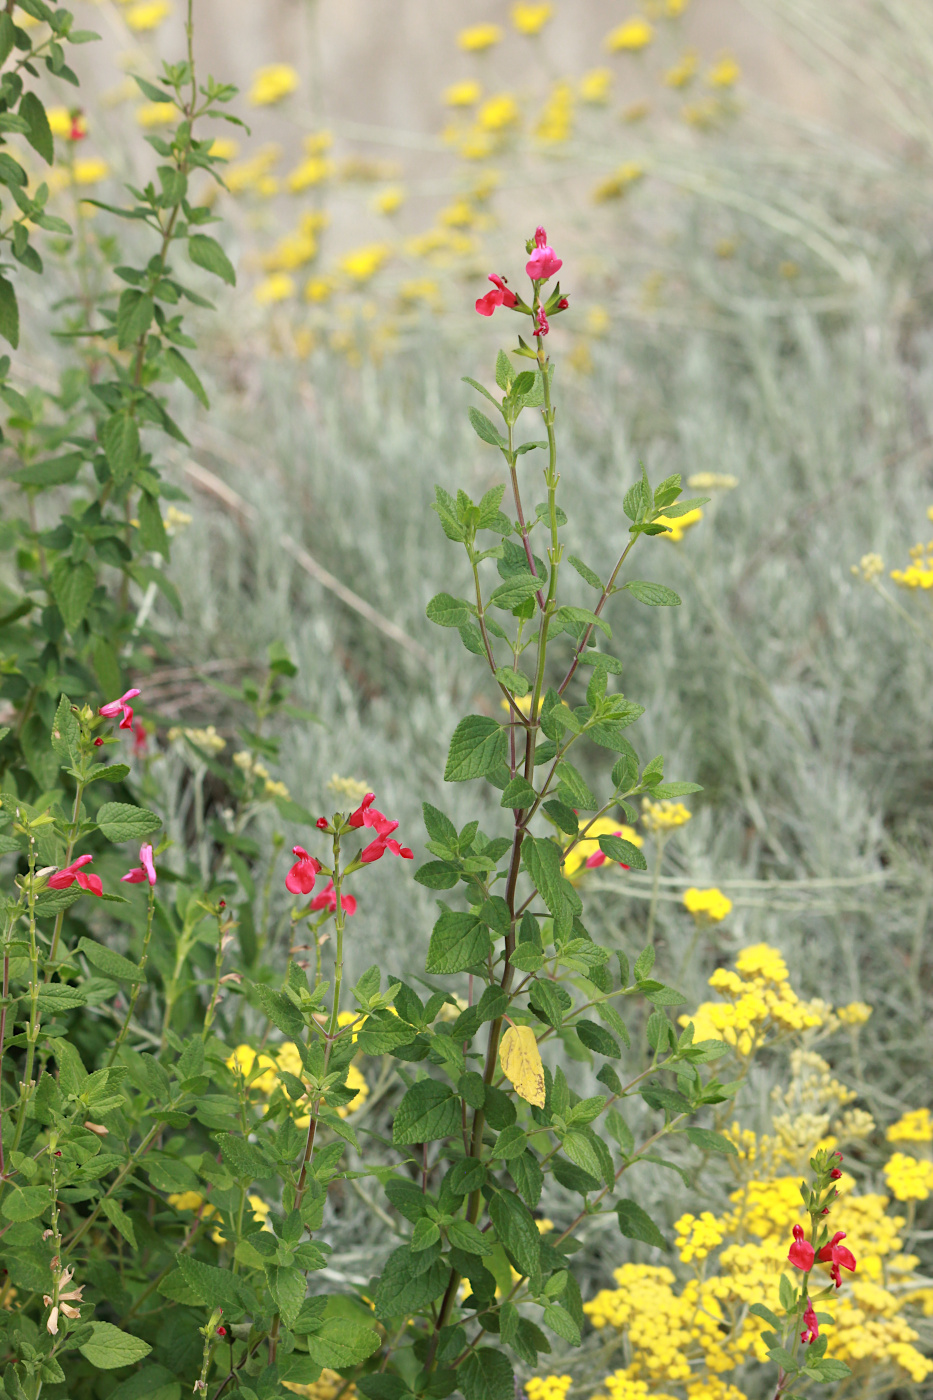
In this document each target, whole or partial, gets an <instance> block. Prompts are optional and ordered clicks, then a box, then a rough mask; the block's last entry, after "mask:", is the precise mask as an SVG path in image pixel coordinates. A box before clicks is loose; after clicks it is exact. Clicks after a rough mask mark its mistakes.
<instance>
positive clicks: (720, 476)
mask: <svg viewBox="0 0 933 1400" xmlns="http://www.w3.org/2000/svg"><path fill="white" fill-rule="evenodd" d="M738 484H739V479H738V477H737V476H729V474H728V473H727V472H694V473H693V475H692V476H688V477H687V485H688V486H689V487H690V489H691V490H693V491H731V490H732V489H733V487H735V486H738Z"/></svg>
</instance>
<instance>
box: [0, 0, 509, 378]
mask: <svg viewBox="0 0 933 1400" xmlns="http://www.w3.org/2000/svg"><path fill="white" fill-rule="evenodd" d="M15 42H16V28H15V26H14V24H13V21H12V19H11V18H10V16H9V14H8V13H7V11H6V10H3V11H2V13H0V66H2V65H3V64H4V63H6V61H7V59H8V58H9V56H10V54H11V53H12V52H13V45H14V43H15ZM499 353H500V355H501V354H502V351H501V350H500V352H499Z"/></svg>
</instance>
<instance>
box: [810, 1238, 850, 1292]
mask: <svg viewBox="0 0 933 1400" xmlns="http://www.w3.org/2000/svg"><path fill="white" fill-rule="evenodd" d="M845 1237H846V1232H845V1230H837V1231H836V1233H835V1234H834V1235H833V1237H832V1239H831V1240H830V1242H829V1244H824V1245H823V1248H822V1249H821V1250H820V1252H819V1254H818V1255H817V1258H818V1259H819V1261H820V1263H821V1264H829V1265H831V1267H830V1270H829V1275H830V1278H831V1279H832V1281H833V1283H834V1284H835V1285H836V1287H837V1288H839V1287H841V1285H842V1278H841V1276H840V1273H839V1269H840V1267H841V1268H843V1269H848V1270H849V1272H850V1273H853V1274H854V1273H855V1255H854V1254H853V1253H852V1251H851V1249H847V1248H846V1247H845V1245H844V1244H840V1243H839V1241H840V1240H844V1239H845Z"/></svg>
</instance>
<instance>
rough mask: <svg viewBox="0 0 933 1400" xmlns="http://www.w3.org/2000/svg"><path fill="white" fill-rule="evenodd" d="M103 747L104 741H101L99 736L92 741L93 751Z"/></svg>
mask: <svg viewBox="0 0 933 1400" xmlns="http://www.w3.org/2000/svg"><path fill="white" fill-rule="evenodd" d="M103 746H104V741H103V739H102V738H101V737H100V735H98V736H97V738H96V739H95V740H94V747H95V749H102V748H103Z"/></svg>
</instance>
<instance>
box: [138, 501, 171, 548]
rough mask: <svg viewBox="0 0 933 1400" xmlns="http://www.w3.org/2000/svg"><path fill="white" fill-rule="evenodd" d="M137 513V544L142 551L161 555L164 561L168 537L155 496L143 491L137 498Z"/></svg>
mask: <svg viewBox="0 0 933 1400" xmlns="http://www.w3.org/2000/svg"><path fill="white" fill-rule="evenodd" d="M137 511H138V513H139V542H140V544H141V545H142V547H143V549H151V550H154V551H155V553H156V554H161V555H162V557H163V558H164V559H167V558H168V551H169V545H168V536H167V535H166V533H165V522H164V521H163V519H162V511H161V509H160V507H159V502H158V501H157V500H156V498H155V496H150V495H149V493H148V492H147V491H143V492H142V493H141V495H140V497H139V505H138V507H137Z"/></svg>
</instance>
